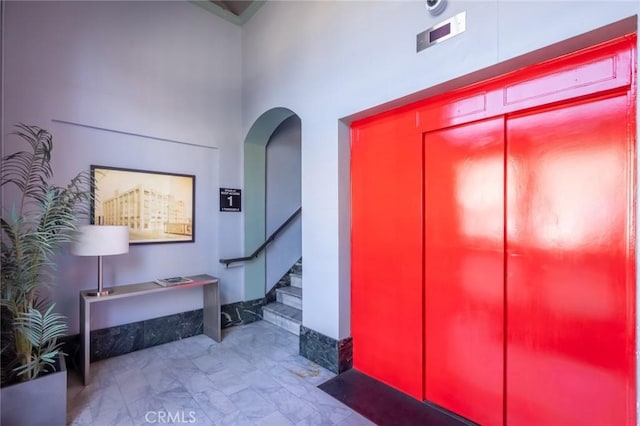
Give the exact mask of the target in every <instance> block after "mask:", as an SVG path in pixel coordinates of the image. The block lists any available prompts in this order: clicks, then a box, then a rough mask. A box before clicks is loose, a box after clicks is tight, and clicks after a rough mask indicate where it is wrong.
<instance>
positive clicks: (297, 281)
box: [289, 274, 302, 288]
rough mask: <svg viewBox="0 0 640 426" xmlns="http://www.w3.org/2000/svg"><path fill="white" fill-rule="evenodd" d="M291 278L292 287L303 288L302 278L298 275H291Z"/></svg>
mask: <svg viewBox="0 0 640 426" xmlns="http://www.w3.org/2000/svg"><path fill="white" fill-rule="evenodd" d="M289 278H290V279H291V287H298V288H302V277H301V276H298V275H293V274H292V275H290V276H289Z"/></svg>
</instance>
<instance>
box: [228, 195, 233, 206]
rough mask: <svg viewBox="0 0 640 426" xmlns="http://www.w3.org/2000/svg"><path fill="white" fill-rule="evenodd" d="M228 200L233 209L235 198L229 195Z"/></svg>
mask: <svg viewBox="0 0 640 426" xmlns="http://www.w3.org/2000/svg"><path fill="white" fill-rule="evenodd" d="M227 200H229V207H233V196H231V195H229V196H228V197H227Z"/></svg>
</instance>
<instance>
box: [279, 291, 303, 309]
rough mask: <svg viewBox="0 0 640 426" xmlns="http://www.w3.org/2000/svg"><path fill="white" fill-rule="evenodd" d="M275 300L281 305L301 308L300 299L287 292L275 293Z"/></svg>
mask: <svg viewBox="0 0 640 426" xmlns="http://www.w3.org/2000/svg"><path fill="white" fill-rule="evenodd" d="M276 300H277V301H278V302H280V303H282V304H283V305H288V306H292V307H294V308H296V309H300V310H302V299H301V298H300V297H296V296H294V295H292V294H287V293H280V292H278V293H276Z"/></svg>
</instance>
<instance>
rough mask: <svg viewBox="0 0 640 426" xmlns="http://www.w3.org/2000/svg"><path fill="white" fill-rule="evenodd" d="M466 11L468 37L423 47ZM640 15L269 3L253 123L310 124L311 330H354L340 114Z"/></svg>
mask: <svg viewBox="0 0 640 426" xmlns="http://www.w3.org/2000/svg"><path fill="white" fill-rule="evenodd" d="M461 11H466V12H467V31H466V32H465V33H464V34H462V35H459V36H457V37H454V38H452V39H450V40H449V41H447V42H445V43H441V44H438V45H436V46H433V47H430V48H429V49H427V50H425V51H423V52H420V53H416V51H415V37H416V34H418V33H420V32H422V31H424V30H425V29H427V28H429V27H431V26H432V25H434V24H435V23H437V22H440V21H441V20H443V19H446V18H448V17H450V16H453V15H454V14H456V13H458V12H461ZM638 12H640V3H639V2H637V1H635V0H633V1H632V0H630V1H618V2H616V1H529V2H525V1H507V0H492V1H457V0H450V1H449V6H448V8H447V10H446V11H445V13H444V14H443V15H441V16H440V17H438V18H433V17H431V16H430V15H429V14H428V13H427V12H426V9H425V4H424V1H410V2H403V1H393V2H391V1H389V2H376V1H371V2H324V1H304V2H275V1H274V2H271V1H270V2H267V3H266V4H265V6H264V7H262V8H261V9H260V10H259V11H258V12H257V13H256V14H255V15H254V17H253V18H252V19H251V20H250V21H249V22H248V23H247V24H245V26H244V27H243V127H244V131H245V134H246V132H247V131H248V129H249V127H250V126H251V124H252V123H253V122H254V121H255V120H256V118H257V117H259V116H260V114H262V113H263V112H265V111H266V110H268V109H270V108H273V107H286V108H289V109H291V110H292V111H294V112H295V113H296V114H298V115H299V116H300V118H301V119H302V123H303V128H302V170H303V183H302V205H303V209H304V214H303V233H302V255H303V258H304V280H305V282H304V285H305V295H304V300H303V303H304V306H303V307H304V319H303V323H304V325H305V326H306V327H309V328H312V329H314V330H316V331H319V332H321V333H323V334H325V335H327V336H330V337H333V338H338V339H341V338H344V337H347V336H349V335H350V319H349V318H350V306H349V305H350V299H349V293H350V289H349V286H350V282H349V277H350V264H349V258H350V249H349V235H348V233H349V232H350V231H349V229H350V226H349V221H350V217H349V196H348V194H349V184H350V183H349V169H348V168H349V159H348V155H349V148H348V146H349V133H348V129H347V128H346V126H345V125H344V124H343V123H341V122H339V120H340V119H341V118H343V117H348V116H351V115H353V114H356V113H358V112H359V111H363V110H366V109H369V108H372V107H374V106H376V105H379V104H383V103H385V102H389V101H392V100H394V99H397V98H401V97H405V96H409V95H411V94H413V93H415V92H419V91H423V90H425V89H428V88H431V87H435V86H437V85H439V84H441V83H445V82H447V81H449V80H452V79H454V78H457V77H461V76H464V75H466V74H469V73H471V72H474V71H478V70H481V69H483V68H486V67H490V66H492V65H495V64H497V63H499V62H501V61H506V60H509V59H511V58H515V57H516V56H518V55H523V54H525V53H527V52H530V51H532V50H534V49H538V48H541V47H544V46H547V45H549V44H552V43H555V42H559V41H562V40H565V39H567V38H569V37H573V36H576V35H579V34H582V33H585V32H588V31H590V30H593V29H596V28H598V27H601V26H604V25H607V24H609V23H612V22H615V21H617V20H620V19H623V18H626V17H629V16H632V15H636V14H638ZM394 284H397V283H390V285H394ZM399 326H402V325H399Z"/></svg>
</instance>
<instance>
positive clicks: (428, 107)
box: [405, 34, 636, 132]
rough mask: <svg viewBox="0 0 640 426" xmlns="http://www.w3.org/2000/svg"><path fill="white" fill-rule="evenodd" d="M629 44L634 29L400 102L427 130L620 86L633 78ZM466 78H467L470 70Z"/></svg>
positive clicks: (632, 53)
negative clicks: (420, 98)
mask: <svg viewBox="0 0 640 426" xmlns="http://www.w3.org/2000/svg"><path fill="white" fill-rule="evenodd" d="M635 45H636V36H635V34H634V35H629V36H626V37H621V38H620V39H617V40H613V41H611V42H607V43H603V44H601V45H599V46H595V47H593V48H589V49H584V50H581V51H578V52H575V53H572V54H569V55H565V56H562V57H559V58H556V59H553V60H550V61H546V62H543V63H540V64H536V65H533V66H529V67H526V68H523V69H520V70H518V71H517V72H513V73H509V74H507V75H505V76H502V77H497V78H495V79H493V80H489V81H486V82H482V83H477V84H474V85H469V86H466V87H461V88H459V89H456V90H454V91H451V92H448V93H445V94H440V95H438V96H434V97H431V98H429V99H427V100H423V101H420V102H417V103H416V104H414V105H412V106H409V107H405V108H406V109H407V110H409V109H414V110H416V111H417V113H418V117H419V126H420V130H422V131H423V132H429V131H433V130H438V129H442V128H445V127H452V126H457V125H460V124H464V123H469V122H473V121H477V120H481V119H486V118H490V117H496V116H499V115H503V114H507V113H512V112H516V111H522V110H524V109H526V108H536V107H541V106H543V105H549V104H552V103H556V102H562V101H567V100H570V99H575V98H578V97H583V96H593V95H595V94H598V93H605V92H611V91H614V90H624V89H625V88H628V87H629V86H630V85H631V83H632V81H633V73H632V70H633V64H634V60H635ZM467 79H468V80H472V75H471V76H467ZM541 80H542V81H543V82H542V84H541Z"/></svg>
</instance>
